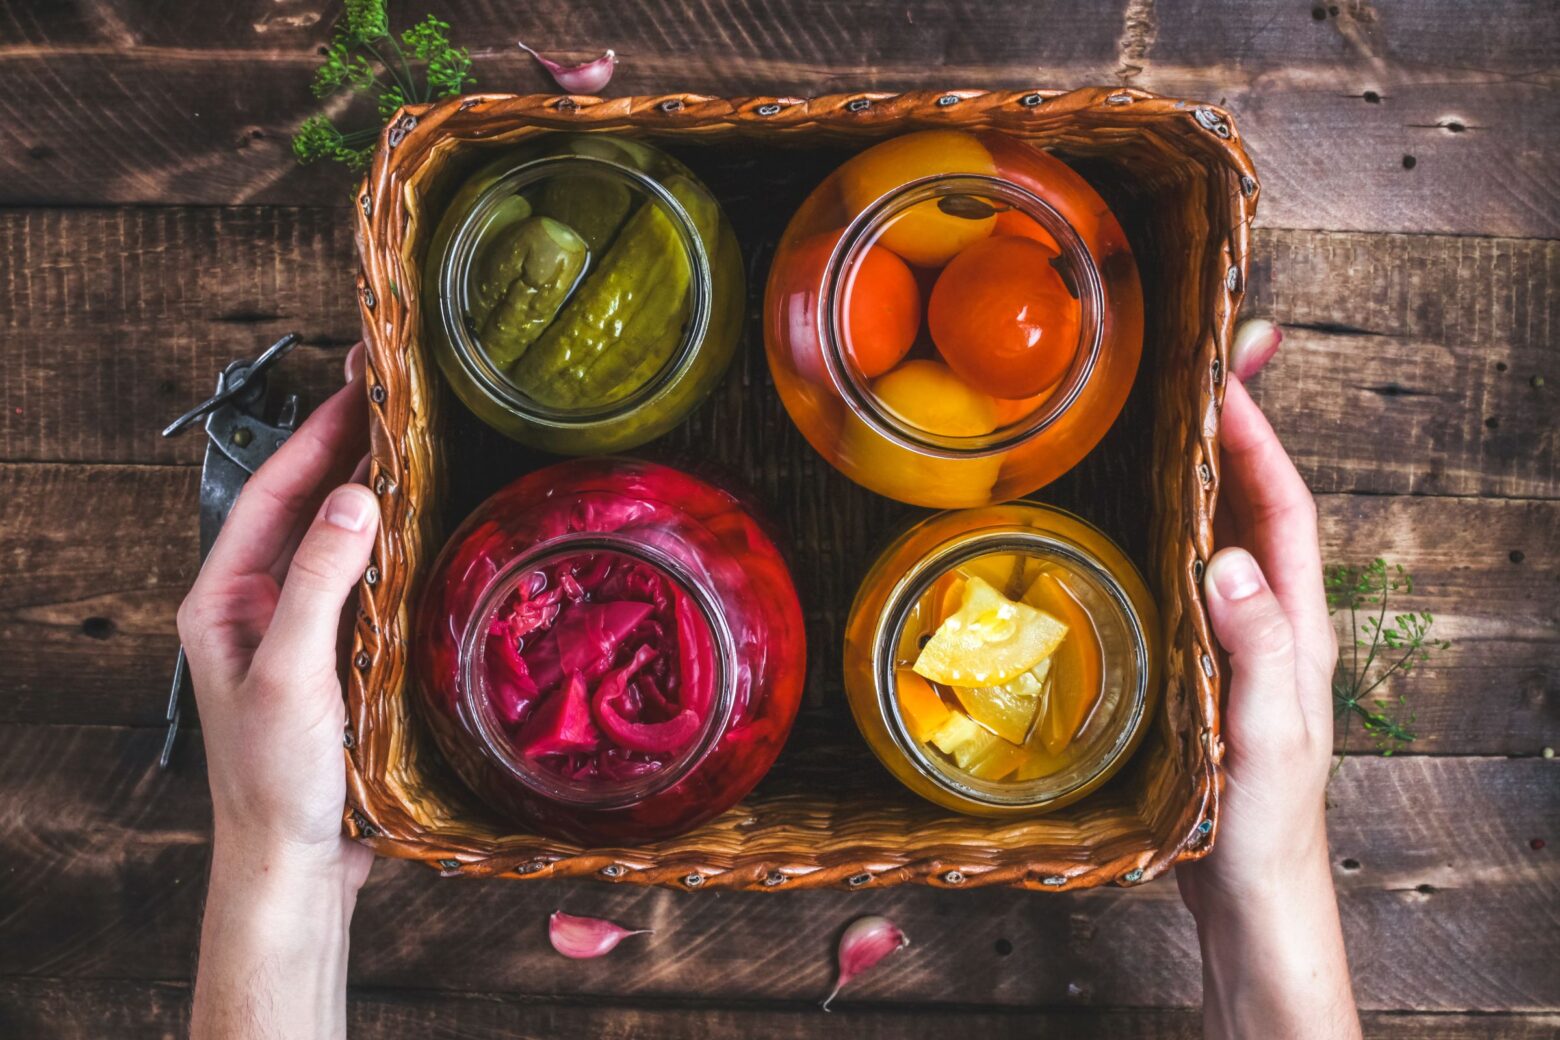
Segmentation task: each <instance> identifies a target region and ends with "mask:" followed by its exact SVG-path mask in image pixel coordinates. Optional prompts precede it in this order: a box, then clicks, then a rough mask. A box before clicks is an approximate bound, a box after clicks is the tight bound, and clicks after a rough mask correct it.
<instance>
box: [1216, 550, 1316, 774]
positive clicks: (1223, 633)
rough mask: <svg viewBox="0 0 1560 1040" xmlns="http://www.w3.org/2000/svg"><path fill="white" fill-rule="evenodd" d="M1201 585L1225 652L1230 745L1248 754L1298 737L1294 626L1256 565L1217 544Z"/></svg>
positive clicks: (1301, 721)
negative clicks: (1227, 678)
mask: <svg viewBox="0 0 1560 1040" xmlns="http://www.w3.org/2000/svg"><path fill="white" fill-rule="evenodd" d="M1204 588H1205V589H1206V591H1207V594H1208V613H1209V616H1210V618H1211V620H1212V621H1213V633H1214V635H1215V636H1217V637H1218V639H1219V643H1220V644H1221V645H1222V646H1223V647H1224V649H1225V651H1227V652H1228V654H1229V657H1230V684H1229V696H1228V709H1227V713H1228V715H1229V733H1230V738H1231V750H1232V751H1233V752H1234V753H1236V754H1251V753H1253V752H1255V751H1258V750H1260V749H1264V748H1266V749H1272V750H1276V749H1279V748H1286V749H1287V748H1291V747H1293V746H1294V742H1303V741H1304V739H1305V718H1304V716H1303V715H1302V714H1301V711H1300V698H1299V693H1298V691H1297V688H1296V685H1295V637H1294V630H1293V627H1292V626H1291V624H1290V621H1289V616H1288V615H1287V614H1285V613H1284V608H1283V607H1282V606H1281V605H1280V604H1279V602H1278V597H1277V596H1275V595H1274V594H1273V590H1272V588H1271V587H1269V585H1268V582H1267V578H1266V577H1265V576H1264V575H1263V573H1262V568H1261V567H1259V566H1258V565H1257V561H1256V560H1255V559H1253V558H1252V556H1251V554H1250V553H1249V552H1247V551H1246V550H1244V549H1235V548H1230V549H1221V550H1220V551H1219V552H1217V553H1215V554H1214V556H1213V559H1211V560H1209V561H1208V573H1207V577H1206V578H1205V580H1204Z"/></svg>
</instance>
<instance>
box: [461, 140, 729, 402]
mask: <svg viewBox="0 0 1560 1040" xmlns="http://www.w3.org/2000/svg"><path fill="white" fill-rule="evenodd" d="M582 164H583V165H582ZM571 166H573V167H575V168H576V169H575V171H574V172H576V173H579V172H580V171H581V170H582V169H583V170H584V171H585V174H586V175H597V176H607V177H615V178H618V179H620V180H625V181H627V182H629V185H630V187H631V189H632V190H636V191H640V192H643V193H644V194H645V195H646V196H648V197H647V198H646V199H645V202H644V203H643V204H644V205H654V206H659V207H661V211H662V212H663V213H665V214H666V215H667V216H668V217H669V218H670V219H671V223H672V227H673V229H674V230H675V231H676V232H677V237H678V240H679V242H680V244H681V245H682V249H683V252H684V255H685V256H686V257H687V258H688V260H689V263H690V265H691V266H692V268H693V271H692V277H691V278H690V279H689V283H688V292H689V296H690V308H689V314H688V320H687V321H686V322H684V325H683V335H682V340H681V341H680V342H679V343H678V345H677V348H676V349H675V350H673V351H672V353H671V355H670V356H668V357H667V359H666V361H665V362H664V363H663V364H662V365H661V367H660V369H658V370H657V371H656V373H655V374H654V375H653V376H651V377H650V378H649V379H648V380H647V381H646V382H645V383H644V385H642V386H640V387H638V388H636V389H635V390H634V391H633V392H632V393H630V394H628V395H627V396H626V397H624V398H623V399H621V400H617V401H611V402H609V403H607V404H604V405H600V406H597V407H594V408H551V407H548V406H546V405H542V404H540V403H538V402H537V401H535V400H532V399H531V397H530V396H529V395H527V394H526V393H525V392H524V391H522V390H521V389H520V388H519V387H517V386H515V385H514V383H512V382H511V381H510V380H509V379H508V378H507V377H506V376H505V375H504V374H503V373H502V372H501V371H500V370H499V369H498V367H497V366H496V365H494V364H493V363H492V361H491V360H489V358H488V355H487V352H486V351H484V350H483V349H482V347H481V345H480V343H479V342H478V341H477V337H476V336H475V335H474V334H473V333H472V331H471V329H470V327H469V326H468V325H467V323H466V320H465V317H464V316H465V315H466V314H467V313H468V312H469V306H468V302H467V293H468V287H469V285H470V283H471V268H472V265H473V264H474V263H475V262H476V254H477V249H478V247H479V246H480V245H481V240H482V232H483V231H485V230H486V227H485V225H486V223H487V220H488V219H489V218H490V217H491V216H492V215H493V213H494V212H496V210H497V209H498V207H499V206H500V205H502V203H503V201H504V200H505V199H506V198H507V197H510V196H512V195H513V194H515V192H517V191H518V190H519V189H520V188H524V187H527V186H529V185H531V184H534V183H537V182H539V181H542V180H546V179H547V178H550V177H555V176H559V175H566V174H567V173H569V172H570V171H569V167H571ZM713 278H714V275H713V273H712V271H711V265H710V256H709V250H708V249H706V248H705V245H704V239H703V236H701V235H700V234H699V229H698V227H697V226H696V225H695V224H694V222H693V217H692V215H691V214H689V212H688V210H687V207H685V206H684V205H683V204H682V203H681V202H680V201H678V199H677V196H675V195H673V194H672V192H671V191H670V190H669V189H667V188H666V186H665V185H663V184H662V183H661V182H660V181H659V180H657V179H656V178H654V177H652V176H650V175H649V174H647V173H645V172H644V171H642V170H638V169H635V168H634V167H632V166H629V165H626V164H624V163H620V162H616V161H614V160H612V159H608V158H605V157H602V156H597V155H572V154H564V155H546V156H539V157H537V158H532V159H525V160H521V161H518V162H517V163H516V164H515V165H514V166H513V167H511V168H510V169H508V170H506V171H505V172H504V173H502V174H501V175H499V176H498V178H497V179H495V180H494V182H493V183H492V184H490V185H488V186H487V187H486V188H484V189H483V190H482V191H481V192H480V193H479V194H478V195H477V197H476V199H474V200H473V202H472V204H471V207H470V209H468V210H467V211H466V213H465V215H464V216H462V217H461V220H460V223H459V225H458V226H457V227H456V229H455V231H454V233H453V234H452V235H451V236H450V239H449V244H448V245H447V246H446V248H445V251H444V255H443V256H442V257H440V258H439V266H438V285H437V293H438V300H437V302H438V319H439V323H440V327H441V328H442V330H443V332H444V335H445V337H446V338H447V339H448V340H449V342H450V345H451V347H452V349H451V351H450V354H451V355H453V356H454V358H455V359H456V361H457V363H458V364H459V365H460V366H461V368H462V369H463V370H464V371H465V373H466V375H467V376H468V377H469V378H470V379H471V380H472V382H473V383H474V384H475V385H476V386H477V387H478V388H480V389H481V390H482V392H483V393H485V394H487V395H488V396H489V397H490V398H492V399H493V400H494V401H496V402H498V403H499V404H501V405H502V406H503V407H505V408H507V409H509V410H510V411H512V412H514V413H516V414H517V415H519V416H521V417H522V418H524V419H525V420H526V421H528V422H530V423H533V424H535V425H537V426H542V427H548V428H553V429H572V430H578V429H582V428H590V427H593V426H597V425H601V424H606V423H611V422H615V421H617V420H619V419H621V418H623V417H624V416H625V415H627V414H629V413H631V412H633V411H636V410H638V409H640V408H643V407H644V406H645V405H647V404H649V403H650V402H651V401H653V400H654V399H655V398H657V397H658V396H660V395H661V394H662V393H664V392H665V391H666V390H667V389H668V388H669V387H671V386H672V385H673V384H674V383H675V382H676V381H677V377H678V376H679V374H681V373H682V372H684V371H686V370H687V368H688V367H689V366H690V365H691V364H692V363H693V359H694V357H695V356H696V355H697V353H698V348H699V345H700V344H701V343H703V342H704V339H705V336H706V335H707V334H708V332H709V325H710V321H711V320H712V313H713V303H712V296H713Z"/></svg>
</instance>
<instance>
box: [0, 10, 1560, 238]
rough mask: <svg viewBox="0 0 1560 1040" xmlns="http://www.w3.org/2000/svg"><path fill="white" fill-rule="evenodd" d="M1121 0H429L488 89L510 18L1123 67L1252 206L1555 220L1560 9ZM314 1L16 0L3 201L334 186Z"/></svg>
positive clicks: (567, 30)
mask: <svg viewBox="0 0 1560 1040" xmlns="http://www.w3.org/2000/svg"><path fill="white" fill-rule="evenodd" d="M1128 6H1129V5H1127V4H1126V3H1125V2H1124V0H1123V2H1120V3H1118V4H1116V5H1113V7H1114V10H1103V9H1101V8H1100V7H1098V6H1097V5H1084V6H1080V5H1075V4H1067V3H1063V2H1060V0H1053V2H1049V3H1033V2H1027V0H1001V2H989V3H982V4H978V5H977V4H971V3H951V4H949V3H927V2H916V3H911V4H891V3H887V2H886V0H874V2H868V3H859V4H847V5H840V4H832V3H828V2H826V0H792V2H790V3H786V4H765V3H759V2H756V0H718V2H714V3H710V4H706V5H703V6H702V7H701V9H700V11H699V13H698V14H697V15H696V16H689V15H688V14H687V13H686V12H685V11H684V10H683V9H682V8H681V7H680V6H679V5H676V4H669V3H666V2H664V0H657V2H644V3H638V4H634V5H630V6H628V7H624V6H622V5H618V4H612V3H608V2H606V0H591V2H583V3H573V4H568V5H561V4H543V5H529V6H528V7H525V8H518V9H517V8H515V7H513V6H511V5H494V4H488V3H485V2H476V0H473V2H471V3H444V4H439V5H436V7H437V8H438V10H439V12H440V13H441V14H443V15H445V16H446V17H447V18H448V19H449V20H450V21H451V22H452V23H454V25H455V26H456V38H457V40H458V41H459V42H461V43H464V44H466V45H468V46H470V47H471V48H472V50H473V54H474V57H475V58H476V63H477V74H478V76H479V79H480V82H481V84H482V85H483V86H484V87H485V88H487V89H497V90H505V89H507V90H520V91H525V90H537V89H549V88H550V84H549V83H548V82H547V81H546V80H545V78H544V77H543V76H542V75H541V73H540V72H539V70H538V69H537V68H536V66H534V65H533V64H531V63H530V61H529V59H526V58H524V57H523V56H522V55H520V54H519V53H518V52H517V51H516V50H515V49H514V48H513V47H512V46H510V41H511V40H513V39H514V38H516V37H517V36H518V37H520V38H524V39H527V40H530V41H536V42H539V43H544V44H546V45H547V46H550V47H554V48H558V49H561V50H577V51H592V50H596V51H599V50H600V49H601V48H603V47H606V46H613V47H615V48H616V49H617V50H618V53H619V54H620V56H621V57H622V58H623V63H622V65H621V67H620V70H619V73H618V75H617V78H616V79H615V80H614V82H613V83H612V85H611V88H610V89H611V92H612V93H614V94H617V93H631V92H645V91H657V90H667V89H675V90H684V89H686V90H695V91H704V92H709V93H716V94H736V95H750V94H755V93H768V92H778V93H782V94H795V95H806V94H814V93H819V92H825V91H831V90H848V89H904V88H911V87H947V86H967V87H980V86H1007V87H1011V86H1015V85H1024V84H1029V83H1033V84H1036V85H1043V86H1052V85H1063V86H1066V85H1082V84H1092V83H1117V82H1121V83H1130V84H1131V85H1133V86H1138V87H1142V88H1145V89H1149V90H1156V91H1160V92H1162V93H1168V94H1175V95H1181V96H1187V97H1196V98H1205V99H1208V100H1214V101H1220V102H1223V103H1225V104H1227V105H1229V106H1230V107H1231V108H1232V109H1234V110H1235V112H1236V113H1237V116H1238V119H1239V124H1240V126H1241V128H1242V131H1243V134H1244V136H1245V138H1246V139H1247V141H1248V143H1249V146H1250V148H1251V150H1252V153H1253V155H1254V156H1255V157H1256V159H1257V160H1258V163H1259V167H1260V169H1261V170H1262V171H1263V173H1264V176H1265V177H1266V180H1267V183H1268V185H1269V192H1268V195H1267V198H1266V199H1265V201H1264V204H1263V213H1262V220H1263V221H1264V222H1265V223H1267V224H1268V225H1270V226H1279V227H1327V228H1334V229H1350V230H1403V231H1446V232H1456V233H1471V234H1505V235H1544V236H1552V235H1555V234H1557V233H1560V216H1557V215H1556V214H1557V213H1560V207H1556V206H1555V204H1554V203H1555V200H1556V197H1557V194H1560V187H1557V174H1556V172H1555V164H1554V162H1553V155H1552V154H1551V153H1552V148H1551V147H1550V146H1551V144H1552V135H1550V134H1549V133H1548V128H1549V127H1552V126H1553V125H1554V122H1555V119H1556V116H1557V114H1560V92H1557V91H1556V89H1555V81H1554V78H1553V71H1552V70H1553V55H1554V54H1555V53H1557V51H1560V29H1557V28H1556V25H1555V19H1553V18H1552V17H1551V16H1550V15H1551V12H1550V11H1549V9H1548V8H1547V6H1546V5H1545V4H1544V3H1542V2H1541V0H1505V2H1503V3H1500V4H1498V5H1496V6H1495V7H1493V8H1492V7H1490V6H1489V5H1486V6H1485V7H1484V8H1482V9H1481V10H1480V13H1479V16H1478V17H1477V18H1470V17H1469V16H1468V15H1467V14H1466V13H1465V9H1464V8H1463V7H1462V6H1461V5H1459V4H1457V3H1455V2H1454V0H1437V2H1434V3H1424V2H1416V0H1379V2H1377V3H1375V4H1369V3H1365V2H1363V0H1351V2H1349V3H1346V4H1341V5H1318V6H1316V7H1315V10H1317V11H1320V12H1321V13H1322V17H1321V18H1320V19H1316V18H1314V17H1313V13H1312V12H1313V8H1312V7H1310V6H1308V5H1306V4H1303V3H1298V4H1290V5H1285V6H1283V7H1279V8H1272V7H1267V6H1264V5H1252V4H1232V3H1196V4H1189V5H1185V6H1182V7H1176V8H1163V7H1162V8H1161V9H1158V10H1157V11H1156V9H1155V7H1154V6H1153V5H1148V6H1146V7H1145V6H1144V5H1131V7H1132V11H1133V17H1132V18H1131V19H1128V18H1126V17H1124V12H1125V9H1126V8H1127V7H1128ZM1332 7H1338V8H1339V10H1338V13H1337V14H1335V15H1334V14H1330V13H1329V12H1330V10H1331V8H1332ZM322 10H326V8H325V7H324V6H323V4H322V3H321V2H320V0H310V2H307V3H297V2H294V3H288V4H285V5H281V6H280V7H279V6H278V5H274V4H263V3H260V2H259V0H248V2H245V3H238V4H233V5H228V9H227V10H226V11H225V12H224V16H222V17H220V18H214V19H212V23H211V24H209V25H208V24H205V20H204V19H189V18H179V17H177V16H176V15H174V14H172V13H170V12H169V10H168V9H166V8H161V7H160V6H158V5H155V4H150V3H147V2H145V0H118V2H114V3H106V4H93V5H90V7H89V6H87V5H70V4H62V5H56V6H54V7H50V8H44V9H42V10H33V11H28V12H25V13H23V12H12V13H11V14H10V17H9V22H10V24H9V25H6V26H4V28H5V29H6V32H5V33H3V34H0V38H4V39H6V40H8V41H12V40H14V41H17V42H15V43H12V44H11V45H10V46H8V47H6V48H4V49H3V50H0V106H3V108H0V112H3V113H4V114H5V117H6V118H5V119H4V120H0V125H4V124H9V125H10V126H11V127H13V128H19V129H14V130H12V131H11V132H12V133H14V134H15V136H16V141H15V144H16V145H17V147H8V148H5V149H0V185H3V188H0V199H4V200H6V201H16V202H29V203H37V202H50V203H68V202H92V203H101V202H110V201H111V202H154V203H159V204H166V203H170V202H192V203H213V202H218V203H228V202H253V201H259V202H296V201H301V200H310V201H316V202H325V203H331V204H340V203H341V201H342V198H341V194H340V191H341V188H340V185H341V184H342V183H344V182H343V181H342V180H341V179H340V178H339V177H334V176H332V175H331V174H329V173H327V172H322V171H317V170H299V169H298V168H297V167H296V166H295V165H294V164H293V162H292V159H291V156H290V154H289V153H288V150H287V137H288V135H289V134H290V133H291V131H292V129H293V127H295V126H296V125H297V123H298V122H299V121H300V120H301V119H302V118H303V117H304V116H305V115H306V114H307V113H308V112H310V111H311V110H312V109H313V107H314V105H315V102H314V101H313V99H312V98H311V97H310V96H309V93H308V90H307V84H308V81H309V78H310V74H311V70H312V66H313V64H314V63H315V55H314V51H315V48H317V47H318V46H319V45H320V44H321V43H322V42H323V41H324V40H325V39H326V37H327V36H328V25H327V24H326V22H327V20H326V19H322V18H321V17H320V13H321V11H322ZM125 128H130V129H131V130H132V132H133V133H134V142H135V144H134V147H126V146H125V145H124V137H125ZM1410 160H1411V162H1412V168H1405V167H1406V166H1407V165H1408V161H1410ZM1492 171H1495V172H1497V173H1498V175H1493V176H1492V175H1491V174H1492Z"/></svg>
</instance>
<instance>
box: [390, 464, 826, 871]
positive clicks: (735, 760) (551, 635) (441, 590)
mask: <svg viewBox="0 0 1560 1040" xmlns="http://www.w3.org/2000/svg"><path fill="white" fill-rule="evenodd" d="M415 640H416V642H415V653H416V667H417V670H418V675H419V679H420V683H419V685H420V688H421V690H422V694H423V701H424V704H425V707H426V708H427V709H428V712H427V714H428V716H429V719H430V721H431V724H432V730H433V733H434V735H435V737H436V739H437V742H438V744H439V747H440V749H441V750H442V751H443V752H444V754H445V756H446V757H447V759H448V760H449V762H450V763H451V764H452V766H453V767H454V769H455V771H456V772H457V773H458V774H459V775H460V776H461V777H462V779H464V780H465V781H466V783H467V784H468V785H469V786H470V787H471V788H472V789H473V790H474V791H476V792H477V793H478V794H479V795H480V796H481V797H482V798H483V799H485V800H486V801H487V802H488V803H489V804H490V805H492V806H493V807H494V808H495V809H497V810H498V811H500V812H501V813H503V814H505V815H507V816H508V817H510V818H512V819H515V820H517V821H519V822H521V823H523V824H524V825H526V826H528V827H530V828H533V829H535V830H537V831H539V832H541V833H544V834H548V835H552V836H555V837H559V838H564V839H567V840H571V841H577V842H582V843H585V844H590V845H598V844H611V843H620V842H641V841H652V840H656V839H659V838H664V837H667V836H669V835H672V834H676V833H679V832H682V831H685V830H688V829H689V828H692V827H695V826H697V825H698V824H700V823H703V822H705V821H706V820H709V819H711V818H713V817H715V816H717V815H718V814H720V813H722V812H724V811H725V810H726V809H728V808H730V807H731V806H732V805H733V804H735V803H736V802H737V800H738V799H740V798H741V797H742V796H743V795H745V794H747V792H748V791H749V790H751V789H752V787H753V785H754V784H756V783H757V782H758V781H759V779H760V778H761V777H762V776H763V775H764V773H765V772H767V771H768V769H769V767H770V765H771V764H772V763H773V762H774V760H775V756H776V755H778V754H779V752H780V748H781V746H782V745H783V744H784V742H785V738H786V734H787V733H788V732H789V731H790V728H791V723H792V721H793V719H794V718H795V716H796V710H797V707H798V705H799V703H800V700H801V692H802V683H803V674H804V671H805V657H806V648H805V637H804V635H803V629H802V615H801V609H800V607H799V606H798V604H797V599H796V592H795V589H794V587H793V585H792V583H791V576H790V573H789V572H788V570H787V569H786V566H785V564H784V562H783V561H782V559H781V557H780V554H779V552H778V551H777V550H776V548H775V546H774V543H773V542H771V541H770V539H769V537H768V536H767V535H766V534H765V533H764V531H763V530H762V529H761V528H760V527H759V525H758V523H757V521H755V520H754V519H753V517H752V516H751V515H749V513H748V512H746V511H745V510H744V509H743V508H742V506H741V504H740V503H739V502H738V500H737V499H736V498H734V497H733V496H732V495H730V494H728V493H727V492H725V491H723V490H721V489H719V488H717V487H715V486H713V485H711V484H708V483H706V482H704V481H702V480H699V479H696V478H694V477H691V476H689V475H687V474H685V473H682V472H680V471H678V470H674V469H670V468H668V467H665V466H657V465H651V464H648V463H642V462H634V461H629V460H622V459H592V460H579V461H574V462H566V463H561V464H559V465H555V466H552V467H549V468H547V469H543V470H540V471H538V472H535V473H532V474H530V475H529V476H526V477H523V478H521V479H520V480H517V481H515V482H514V483H513V484H510V485H509V486H508V487H506V488H504V489H503V490H501V491H499V492H498V493H497V494H495V495H494V496H493V497H492V498H490V499H488V500H487V501H486V502H485V503H483V504H482V505H481V506H480V507H478V509H477V510H476V511H475V512H474V513H473V514H472V515H471V516H470V517H469V518H468V519H467V520H466V522H465V523H464V524H462V525H461V527H460V529H459V530H458V531H457V532H456V533H455V534H454V536H453V537H452V538H451V539H450V541H449V543H448V545H447V546H446V548H445V549H444V551H443V553H442V554H441V555H440V557H439V560H438V562H437V563H436V564H435V565H434V567H433V569H432V571H431V572H430V576H429V579H428V585H427V588H426V591H425V592H424V594H423V600H422V603H421V605H420V607H419V611H418V616H417V624H416V634H415Z"/></svg>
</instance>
